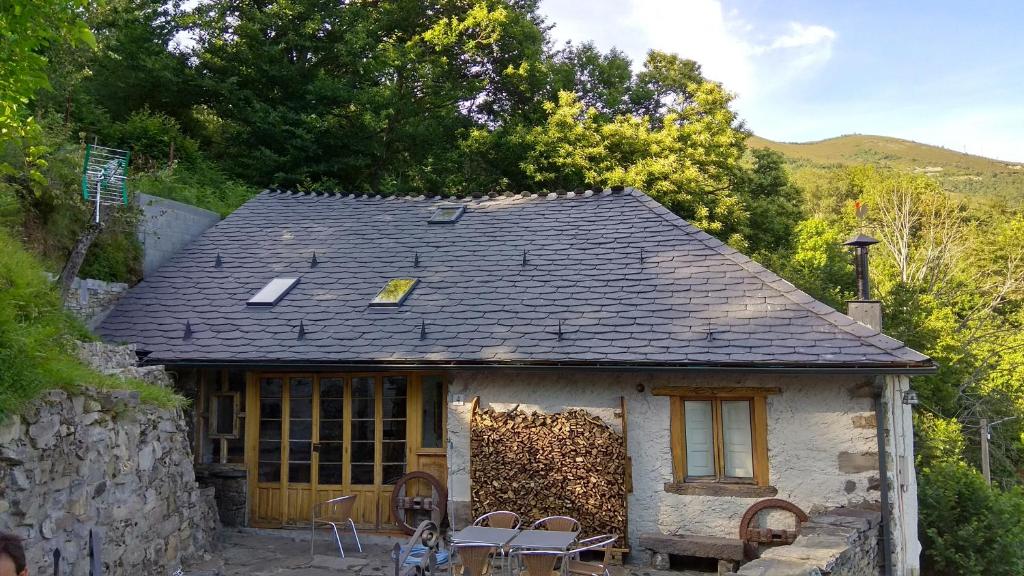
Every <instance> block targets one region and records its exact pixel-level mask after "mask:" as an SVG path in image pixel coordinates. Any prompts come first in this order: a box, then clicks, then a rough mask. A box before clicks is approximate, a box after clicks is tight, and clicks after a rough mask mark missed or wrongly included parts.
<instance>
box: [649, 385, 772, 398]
mask: <svg viewBox="0 0 1024 576" xmlns="http://www.w3.org/2000/svg"><path fill="white" fill-rule="evenodd" d="M781 392H782V388H779V387H778V386H748V387H737V386H662V387H659V388H654V389H653V390H651V394H653V395H655V396H686V397H707V396H714V397H722V396H732V397H746V398H749V397H752V396H769V395H771V394H779V393H781Z"/></svg>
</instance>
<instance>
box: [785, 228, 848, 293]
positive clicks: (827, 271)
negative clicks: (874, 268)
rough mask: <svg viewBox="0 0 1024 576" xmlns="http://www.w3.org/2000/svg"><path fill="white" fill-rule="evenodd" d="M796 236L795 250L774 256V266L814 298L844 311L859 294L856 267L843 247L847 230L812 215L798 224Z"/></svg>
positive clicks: (794, 240) (794, 241)
mask: <svg viewBox="0 0 1024 576" xmlns="http://www.w3.org/2000/svg"><path fill="white" fill-rule="evenodd" d="M794 233H795V238H794V239H793V248H792V250H790V251H785V252H782V253H780V254H777V255H775V256H773V257H772V258H771V259H770V260H769V263H770V264H771V267H772V268H773V269H774V270H777V271H778V272H779V274H780V275H781V276H782V277H784V278H786V279H787V280H789V281H790V282H793V283H794V284H795V285H796V286H797V287H799V288H800V289H801V290H803V291H805V292H807V293H808V294H810V295H811V296H813V297H814V298H817V299H818V300H821V301H822V302H825V303H826V304H828V305H830V306H832V307H834V308H836V309H842V306H843V302H845V301H846V300H848V299H850V298H851V297H852V296H853V295H854V294H855V293H856V288H855V282H856V279H855V278H854V274H853V265H852V264H851V260H850V255H849V253H847V252H846V250H844V249H843V246H842V242H843V241H845V240H846V229H845V227H844V226H842V225H841V224H840V223H836V222H833V221H831V220H830V219H828V218H825V217H822V216H812V217H810V218H808V219H806V220H804V221H802V222H800V223H799V224H797V225H796V228H795V230H794Z"/></svg>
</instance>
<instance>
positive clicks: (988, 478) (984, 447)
mask: <svg viewBox="0 0 1024 576" xmlns="http://www.w3.org/2000/svg"><path fill="white" fill-rule="evenodd" d="M988 437H989V426H988V418H982V419H981V473H982V474H983V475H984V476H985V482H987V483H988V485H989V486H991V485H992V469H991V468H990V466H989V461H988Z"/></svg>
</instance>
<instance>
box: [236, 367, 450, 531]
mask: <svg viewBox="0 0 1024 576" xmlns="http://www.w3.org/2000/svg"><path fill="white" fill-rule="evenodd" d="M431 382H433V381H431ZM438 382H440V381H438ZM441 386H442V387H443V383H441ZM436 388H437V383H433V384H431V388H430V390H431V394H434V395H436V394H438V393H439V392H438V391H437V390H436ZM247 403H248V405H249V406H254V407H258V408H257V409H258V411H259V412H258V414H256V415H255V417H254V418H250V419H247V426H248V428H247V431H246V435H247V438H249V439H255V440H250V442H248V444H249V447H248V448H247V461H248V463H249V471H250V523H251V524H252V525H254V526H281V525H308V523H309V521H310V517H311V512H312V506H313V505H314V504H315V503H316V502H322V501H325V500H328V499H330V498H335V497H338V496H343V495H347V494H354V495H356V503H355V508H354V511H353V520H355V522H356V524H357V525H358V526H360V527H362V528H371V529H380V528H390V527H391V526H393V523H394V520H393V518H392V517H391V493H392V488H393V485H394V484H395V482H396V481H397V480H398V479H399V478H401V477H402V476H403V475H404V474H405V473H406V472H407V471H409V470H412V469H416V466H419V465H424V466H427V467H429V469H430V470H429V471H430V472H431V473H433V474H435V475H436V476H438V478H441V479H442V481H444V479H445V476H446V473H445V472H444V461H445V458H444V447H443V445H440V444H438V445H437V446H435V445H434V444H431V446H430V447H428V448H426V449H423V448H422V446H421V441H420V439H421V427H422V425H423V422H424V418H427V419H428V420H430V419H431V418H434V420H436V418H437V410H438V409H437V407H436V406H433V408H431V411H432V415H430V416H426V417H425V416H423V415H422V414H421V409H422V392H421V387H420V379H419V378H418V377H414V376H412V375H409V374H319V375H317V374H288V375H274V374H260V375H255V376H254V377H253V378H252V379H251V383H250V388H249V396H248V398H247ZM434 404H436V401H435V402H434ZM411 407H412V408H411ZM442 407H443V402H442ZM441 417H442V418H443V414H442V415H441ZM434 420H430V422H429V423H428V427H429V428H431V429H434V428H437V427H438V426H439V423H438V422H435V421H434ZM433 435H434V436H436V435H437V432H434V433H433ZM432 442H434V443H435V444H436V443H438V442H440V440H433V441H432ZM424 450H425V451H424Z"/></svg>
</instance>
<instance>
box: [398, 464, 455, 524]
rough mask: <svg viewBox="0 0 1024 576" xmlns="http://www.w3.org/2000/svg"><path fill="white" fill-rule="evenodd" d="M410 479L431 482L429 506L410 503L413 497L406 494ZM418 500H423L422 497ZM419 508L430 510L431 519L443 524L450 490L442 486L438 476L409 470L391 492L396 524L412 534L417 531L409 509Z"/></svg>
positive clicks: (435, 522)
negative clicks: (410, 520) (411, 521)
mask: <svg viewBox="0 0 1024 576" xmlns="http://www.w3.org/2000/svg"><path fill="white" fill-rule="evenodd" d="M410 480H423V481H424V482H426V483H428V484H430V492H431V493H430V500H431V502H430V507H429V508H420V507H417V506H409V505H408V504H409V502H410V500H412V499H410V498H407V497H406V496H405V485H406V483H408V482H409V481H410ZM417 500H419V502H422V499H417ZM417 509H419V510H429V511H430V519H431V520H432V521H433V522H434V524H435V525H437V526H440V525H441V523H442V521H443V520H444V515H445V512H447V510H448V492H447V491H446V490H445V489H444V488H443V487H442V486H441V482H440V481H438V479H437V478H435V477H434V476H432V475H430V474H428V473H426V472H409V473H408V474H406V475H405V476H402V477H401V478H399V479H398V482H396V483H395V489H394V491H392V492H391V516H392V517H393V518H394V519H395V524H397V525H398V527H399V528H401V529H402V531H403V532H405V533H406V534H409V535H412V534H414V533H415V532H416V527H415V526H413V525H412V524H410V523H409V518H408V516H409V515H410V514H409V513H408V511H410V510H417Z"/></svg>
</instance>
